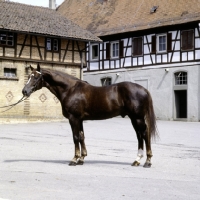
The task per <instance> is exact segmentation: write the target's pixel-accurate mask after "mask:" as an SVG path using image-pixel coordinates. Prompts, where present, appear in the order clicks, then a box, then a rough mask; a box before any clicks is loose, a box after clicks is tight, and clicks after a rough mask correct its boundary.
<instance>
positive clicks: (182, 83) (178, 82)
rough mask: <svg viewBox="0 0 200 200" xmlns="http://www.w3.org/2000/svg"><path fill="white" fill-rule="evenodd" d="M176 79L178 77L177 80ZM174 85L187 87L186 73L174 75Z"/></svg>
mask: <svg viewBox="0 0 200 200" xmlns="http://www.w3.org/2000/svg"><path fill="white" fill-rule="evenodd" d="M177 77H180V79H179V80H178V78H177ZM174 85H175V86H187V85H188V72H185V71H178V72H176V73H174Z"/></svg>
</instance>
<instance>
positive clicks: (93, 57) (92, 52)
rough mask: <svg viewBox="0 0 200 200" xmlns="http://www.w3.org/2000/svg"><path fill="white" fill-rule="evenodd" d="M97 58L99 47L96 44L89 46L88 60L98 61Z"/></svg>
mask: <svg viewBox="0 0 200 200" xmlns="http://www.w3.org/2000/svg"><path fill="white" fill-rule="evenodd" d="M98 58H99V45H98V44H91V46H90V59H91V60H98Z"/></svg>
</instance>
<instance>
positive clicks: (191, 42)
mask: <svg viewBox="0 0 200 200" xmlns="http://www.w3.org/2000/svg"><path fill="white" fill-rule="evenodd" d="M193 38H194V32H193V30H189V31H188V42H187V44H188V45H187V47H188V49H193V48H194V39H193Z"/></svg>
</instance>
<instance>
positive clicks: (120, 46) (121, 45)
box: [119, 40, 124, 58]
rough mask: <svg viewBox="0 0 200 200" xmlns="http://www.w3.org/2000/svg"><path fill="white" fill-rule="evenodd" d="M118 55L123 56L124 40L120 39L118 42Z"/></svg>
mask: <svg viewBox="0 0 200 200" xmlns="http://www.w3.org/2000/svg"><path fill="white" fill-rule="evenodd" d="M119 57H120V58H122V57H124V40H121V41H120V44H119Z"/></svg>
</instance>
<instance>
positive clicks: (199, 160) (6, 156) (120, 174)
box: [0, 118, 200, 200]
mask: <svg viewBox="0 0 200 200" xmlns="http://www.w3.org/2000/svg"><path fill="white" fill-rule="evenodd" d="M157 126H158V130H159V133H160V140H158V141H157V142H154V143H153V144H152V150H153V155H154V156H153V157H152V167H151V168H150V169H146V168H143V167H142V165H143V164H144V162H145V158H143V160H142V163H141V166H139V167H132V166H131V163H132V162H133V161H134V159H135V158H136V154H137V139H136V135H135V132H134V131H133V129H132V126H131V123H130V121H129V119H128V118H125V119H122V118H114V119H111V120H106V121H87V122H85V123H84V127H85V136H86V145H87V150H88V157H86V159H85V164H84V165H83V166H75V167H73V166H68V163H69V161H70V160H71V159H72V157H73V154H74V146H73V141H72V134H71V130H70V126H69V123H68V122H67V121H66V122H52V123H48V122H45V123H44V122H43V123H26V124H1V125H0V200H2V199H4V200H5V199H9V200H45V199H48V200H57V199H58V200H62V199H69V200H76V199H81V200H86V199H87V200H90V199H95V200H101V199H102V200H105V199H106V200H107V199H108V200H118V199H119V200H121V199H122V200H126V199H134V200H140V199H141V200H149V199H154V200H155V199H157V200H165V199H166V200H169V199H170V200H177V199H178V200H193V199H194V200H197V199H200V123H195V122H174V121H158V122H157Z"/></svg>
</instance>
